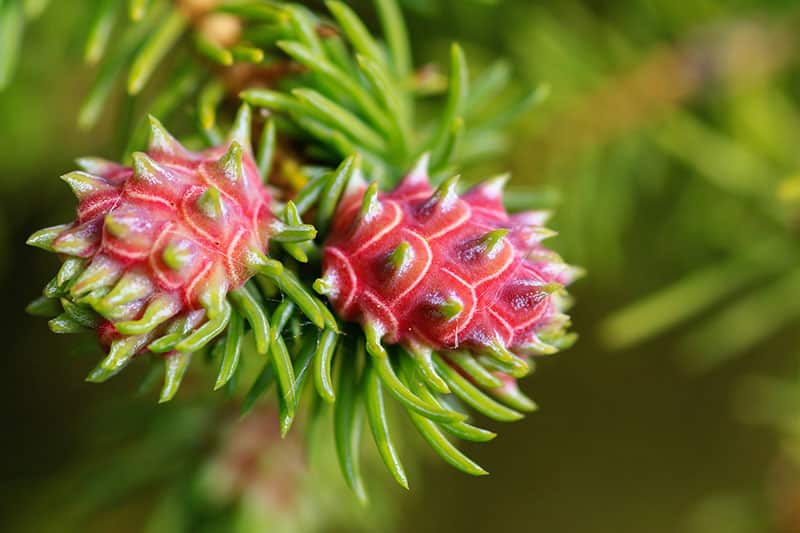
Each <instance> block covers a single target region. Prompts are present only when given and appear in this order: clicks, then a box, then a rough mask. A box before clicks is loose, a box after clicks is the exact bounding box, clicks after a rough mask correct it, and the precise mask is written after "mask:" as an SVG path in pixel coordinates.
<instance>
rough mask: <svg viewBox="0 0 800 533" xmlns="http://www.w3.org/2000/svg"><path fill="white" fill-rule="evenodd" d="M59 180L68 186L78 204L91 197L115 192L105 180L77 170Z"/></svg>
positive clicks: (114, 188)
mask: <svg viewBox="0 0 800 533" xmlns="http://www.w3.org/2000/svg"><path fill="white" fill-rule="evenodd" d="M61 179H62V180H63V181H64V182H65V183H66V184H67V185H69V188H70V189H72V192H73V194H75V197H76V198H77V199H78V201H79V202H80V201H82V200H85V199H86V198H88V197H89V196H92V195H96V194H100V193H103V192H111V191H114V190H116V187H114V186H113V185H112V184H111V183H109V182H108V181H107V180H106V179H105V178H103V177H101V176H95V175H94V174H89V173H88V172H81V171H79V170H76V171H74V172H69V173H67V174H64V175H63V176H61Z"/></svg>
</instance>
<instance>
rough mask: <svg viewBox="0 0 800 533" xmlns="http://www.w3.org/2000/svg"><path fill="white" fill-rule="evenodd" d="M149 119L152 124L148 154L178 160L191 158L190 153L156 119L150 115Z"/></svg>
mask: <svg viewBox="0 0 800 533" xmlns="http://www.w3.org/2000/svg"><path fill="white" fill-rule="evenodd" d="M147 119H148V120H149V122H150V142H149V144H148V147H147V152H148V153H150V154H158V155H160V156H163V157H166V158H169V159H178V160H180V159H187V158H190V157H191V154H190V153H189V151H188V150H186V149H185V148H184V147H183V145H181V143H180V142H178V140H177V139H176V138H175V137H173V136H172V134H171V133H170V132H169V131H167V129H166V128H165V127H164V125H163V124H161V122H160V121H159V120H158V119H157V118H156V117H154V116H153V115H148V116H147Z"/></svg>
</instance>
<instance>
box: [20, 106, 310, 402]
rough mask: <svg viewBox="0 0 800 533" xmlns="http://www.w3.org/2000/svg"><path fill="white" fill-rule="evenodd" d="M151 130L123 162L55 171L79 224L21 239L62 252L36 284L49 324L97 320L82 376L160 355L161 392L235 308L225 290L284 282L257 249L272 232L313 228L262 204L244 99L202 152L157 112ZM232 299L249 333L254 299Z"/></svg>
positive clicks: (297, 236) (288, 237)
mask: <svg viewBox="0 0 800 533" xmlns="http://www.w3.org/2000/svg"><path fill="white" fill-rule="evenodd" d="M151 126H152V129H151V140H150V145H149V148H148V150H147V152H146V153H142V152H140V153H135V154H134V155H133V166H132V167H126V166H122V165H119V164H116V163H112V162H108V161H101V160H97V159H84V160H81V165H82V166H83V168H84V170H83V171H76V172H70V173H69V174H66V175H64V176H62V179H63V180H64V181H66V182H67V183H68V184H69V186H70V187H71V188H72V190H73V192H74V193H75V195H76V196H77V198H78V202H79V203H78V209H77V214H78V216H77V220H76V221H75V222H73V223H71V224H66V225H62V226H56V227H53V228H47V229H44V230H41V231H39V232H37V233H35V234H34V235H33V236H32V237H31V238H30V239H29V241H28V242H29V244H32V245H35V246H39V247H42V248H45V249H47V250H50V251H53V252H55V253H58V254H60V255H61V256H62V257H65V258H66V261H65V263H64V267H62V271H61V272H60V273H59V276H58V277H57V278H56V280H55V281H54V282H53V283H51V285H49V286H48V288H46V289H45V297H60V298H61V299H62V305H63V307H64V311H65V312H64V314H62V315H60V316H59V317H57V318H55V319H53V320H52V321H51V323H50V324H51V328H52V329H54V330H56V331H65V330H73V329H78V328H79V327H81V326H83V327H96V328H97V330H98V333H99V336H100V340H101V342H102V343H103V344H106V345H107V346H108V347H109V355H108V357H107V358H106V359H104V360H103V361H102V362H101V363H100V365H99V366H98V367H97V368H96V369H95V370H94V371H93V372H92V373H91V374H90V375H89V378H88V379H89V380H90V381H104V380H105V379H107V378H109V377H111V376H112V375H114V374H115V373H117V372H118V371H119V370H121V369H122V368H123V367H124V366H125V365H126V364H127V363H128V362H129V361H130V359H131V358H132V357H133V356H134V355H136V354H138V353H140V352H142V351H145V350H150V351H151V352H154V353H163V354H165V355H166V356H169V357H170V358H171V361H170V364H168V368H167V374H168V376H167V377H168V383H167V385H169V386H168V387H166V388H165V391H164V394H163V395H162V400H163V399H169V398H170V397H171V395H172V394H174V392H175V389H176V388H177V387H176V386H177V382H179V380H180V376H181V375H182V374H183V371H184V370H185V366H186V363H187V362H188V358H189V356H190V355H191V353H192V352H195V351H197V350H199V349H201V348H202V347H203V346H205V345H206V344H207V343H208V342H209V341H210V340H212V339H214V338H215V337H216V336H217V335H219V334H220V333H221V332H222V331H223V330H224V329H225V327H226V326H227V324H228V321H229V320H230V319H231V315H232V313H234V311H233V309H232V306H231V304H230V303H229V302H228V299H227V298H226V296H227V294H228V293H230V292H233V294H234V297H232V301H233V302H234V303H236V304H238V303H239V302H240V301H241V300H242V299H247V298H251V297H252V295H246V294H242V287H243V285H244V283H245V282H246V281H247V280H248V279H249V278H250V277H252V276H253V275H254V274H255V273H256V272H262V273H264V274H267V275H269V276H272V277H274V278H276V279H277V280H280V279H281V276H282V275H283V273H282V265H281V263H279V262H278V261H275V260H273V259H270V258H268V257H266V255H265V252H266V250H267V245H268V242H269V240H270V239H272V238H276V239H278V240H285V241H300V240H308V239H312V238H313V237H314V236H315V234H316V231H315V230H314V228H313V227H312V226H307V225H302V224H299V225H294V226H289V225H287V224H284V223H282V222H281V221H279V220H278V219H276V217H275V216H274V215H273V213H272V211H271V210H270V202H271V199H270V195H269V193H268V191H267V189H266V187H265V186H264V185H263V184H262V183H261V179H260V177H259V172H258V169H257V166H256V162H255V160H254V158H253V155H252V153H251V147H250V135H249V130H250V111H249V108H248V107H247V106H243V107H242V108H241V110H240V112H239V115H238V116H237V119H236V123H235V125H234V128H233V130H232V132H231V135H230V137H229V140H228V141H227V142H225V143H224V144H222V145H220V146H217V147H213V148H210V149H207V150H204V151H201V152H192V151H190V150H187V149H186V148H184V147H183V146H182V145H181V144H180V143H179V142H178V141H177V140H175V139H174V138H173V137H172V136H171V135H170V134H169V133H168V132H167V131H166V130H165V129H164V128H163V126H161V124H160V123H159V122H158V121H157V120H156V119H155V118H152V119H151ZM65 269H66V271H65ZM237 291H238V292H237ZM245 292H246V291H245ZM240 307H242V308H243V310H242V314H244V315H245V316H247V317H248V319H249V320H250V322H251V324H253V325H254V329H255V327H257V325H258V322H259V320H258V317H253V316H251V315H252V310H251V309H249V307H252V306H248V305H246V303H245V305H241V306H240ZM261 336H262V337H266V335H261ZM263 350H264V351H266V349H265V348H263ZM170 377H171V383H170Z"/></svg>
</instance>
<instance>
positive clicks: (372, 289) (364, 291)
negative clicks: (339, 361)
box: [318, 168, 574, 366]
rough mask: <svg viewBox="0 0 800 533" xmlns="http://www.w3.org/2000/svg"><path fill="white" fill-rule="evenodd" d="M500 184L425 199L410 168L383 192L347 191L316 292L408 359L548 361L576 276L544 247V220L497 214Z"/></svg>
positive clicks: (426, 187)
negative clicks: (477, 356)
mask: <svg viewBox="0 0 800 533" xmlns="http://www.w3.org/2000/svg"><path fill="white" fill-rule="evenodd" d="M504 181H505V178H504V177H499V178H495V179H493V180H489V181H487V182H485V183H482V184H480V185H478V186H477V187H475V188H473V189H472V190H470V191H469V192H467V193H466V194H465V195H464V196H463V197H459V196H458V194H457V192H456V182H457V179H455V178H451V179H449V180H446V181H445V182H444V183H443V184H442V185H441V186H440V187H439V188H438V189H436V190H435V191H434V190H433V189H432V188H431V186H430V184H429V181H428V177H427V175H426V173H425V171H424V170H423V169H422V168H419V169H416V170H415V171H414V172H411V173H410V174H409V175H408V176H407V177H406V178H405V179H404V180H403V181H402V182H401V184H400V185H399V186H398V187H397V188H396V189H395V190H394V191H392V192H390V193H378V192H377V191H376V189H375V188H374V187H373V186H371V187H365V186H363V185H362V186H356V187H355V190H352V191H350V192H349V193H348V195H347V196H346V198H345V199H344V200H343V201H342V203H341V205H340V207H339V210H338V213H337V215H336V217H335V219H334V220H335V222H334V226H333V228H332V231H331V234H330V238H329V239H328V240H327V242H326V245H325V251H324V253H325V255H324V264H323V278H322V280H321V282H320V283H319V284H318V287H319V288H320V290H322V291H323V292H325V293H326V294H327V295H328V297H329V298H330V300H331V302H332V303H333V305H334V308H335V309H336V311H337V313H338V314H339V315H340V316H342V317H343V318H345V319H347V320H355V321H358V322H360V323H361V324H362V325H363V326H364V328H365V329H367V330H370V331H374V332H375V335H376V336H377V338H378V339H379V340H380V339H383V340H385V341H386V342H388V343H392V344H394V343H400V344H401V345H403V346H404V347H405V348H406V349H407V350H409V351H412V352H413V351H418V350H419V347H429V348H432V349H434V350H458V349H467V350H470V351H473V352H477V353H483V354H486V355H487V356H490V357H496V358H498V359H499V360H501V362H505V363H509V362H512V361H513V362H514V363H515V364H518V365H521V366H524V365H525V363H524V360H522V359H521V358H523V357H527V356H532V355H539V354H549V353H554V352H555V351H557V350H558V348H559V347H560V345H561V344H563V342H564V339H565V334H564V327H565V326H566V325H567V322H568V320H567V317H566V316H565V315H563V314H561V313H560V312H559V296H558V293H560V292H561V291H562V289H563V287H564V285H566V284H568V283H569V282H570V281H571V280H572V277H573V273H574V270H573V269H572V268H570V267H568V266H567V265H565V264H564V263H563V262H562V261H560V260H559V259H558V257H557V256H556V255H555V254H554V253H553V252H551V251H549V250H547V249H546V248H544V247H543V246H542V245H541V240H542V239H544V238H545V237H547V236H550V235H552V234H553V233H552V232H550V231H549V230H546V229H545V228H543V227H542V222H543V221H544V219H545V217H546V214H545V213H541V212H525V213H520V214H516V215H511V216H509V215H508V214H507V213H506V211H505V209H504V208H503V204H502V185H503V183H504ZM512 352H513V353H512Z"/></svg>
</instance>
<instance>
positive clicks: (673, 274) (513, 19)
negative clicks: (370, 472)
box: [0, 0, 800, 533]
mask: <svg viewBox="0 0 800 533" xmlns="http://www.w3.org/2000/svg"><path fill="white" fill-rule="evenodd" d="M0 3H1V2H0ZM77 4H84V3H75V5H73V2H54V3H53V6H52V8H51V9H49V10H48V12H47V13H46V14H45V15H44V16H43V18H41V19H40V20H39V21H37V22H36V23H35V24H34V25H32V26H31V27H30V28H28V30H27V33H26V36H25V44H24V45H25V54H24V56H23V60H22V61H21V64H20V65H19V69H18V72H17V75H16V79H15V82H14V83H13V84H12V85H11V86H10V87H9V88H8V89H7V90H6V91H5V92H3V93H0V117H2V120H0V198H1V200H0V254H2V257H3V258H4V260H3V261H2V262H0V290H1V292H0V294H3V295H4V298H5V302H4V306H3V317H2V322H0V323H1V324H2V328H3V329H4V334H3V338H4V339H5V343H4V353H3V357H2V376H3V386H2V388H0V395H2V400H0V405H1V406H2V407H0V410H2V413H3V416H2V427H3V433H2V435H3V438H2V441H1V442H0V524H11V526H10V527H11V529H8V531H17V530H19V531H27V530H31V531H42V530H44V529H42V527H43V526H41V524H42V523H48V522H49V526H48V527H49V528H50V529H51V530H53V531H73V530H75V531H84V530H86V529H85V528H90V529H91V530H92V531H139V530H141V529H142V527H144V525H143V524H144V522H145V520H144V519H143V518H141V517H143V516H148V513H150V512H151V511H150V509H152V508H159V505H158V504H159V503H162V502H163V501H165V500H168V499H169V498H171V497H179V496H174V495H175V494H177V492H175V490H176V489H174V487H173V488H172V489H169V490H166V491H165V490H164V487H165V486H171V485H170V484H169V483H164V480H167V481H168V480H170V479H174V478H176V477H178V476H180V475H181V474H182V473H185V472H186V471H188V470H190V469H191V468H192V467H191V466H190V465H191V464H193V463H192V458H193V457H196V456H207V455H208V454H209V453H211V452H209V450H214V449H216V448H215V446H216V445H215V444H214V443H215V442H216V440H217V439H218V436H216V435H215V433H217V432H218V430H219V428H220V427H223V425H224V424H223V422H222V420H225V419H226V416H227V414H226V413H224V412H223V413H215V414H213V415H208V414H207V413H204V412H203V409H202V408H201V407H202V405H203V404H202V402H207V401H208V399H201V400H196V401H194V400H193V401H189V400H183V403H182V398H181V395H179V397H178V400H177V401H176V402H175V404H176V405H171V406H170V407H166V408H165V407H156V406H155V403H154V402H153V401H152V398H144V399H142V398H137V397H135V396H134V394H133V392H132V391H134V390H135V387H136V385H135V382H136V378H137V376H136V375H135V373H132V374H133V375H127V373H126V375H125V376H121V377H119V378H117V379H115V380H113V382H111V383H109V384H106V385H103V386H97V385H91V384H88V383H84V381H83V376H84V375H85V374H86V372H87V371H88V370H89V369H90V367H91V366H92V364H93V361H94V360H93V359H91V358H85V357H80V356H78V355H76V354H75V352H76V351H77V350H76V349H75V346H76V343H75V342H74V340H73V339H71V338H64V337H58V336H56V335H52V334H50V333H49V332H48V331H47V327H46V324H45V323H44V321H43V320H39V319H34V318H31V317H28V316H26V315H24V314H23V311H22V310H23V308H24V306H25V305H26V304H27V302H28V301H30V300H31V299H33V298H34V297H36V296H37V295H38V294H39V291H40V290H41V286H42V285H43V283H44V282H45V281H46V280H47V279H49V276H50V275H52V272H53V271H54V268H55V261H56V260H55V258H53V257H51V256H50V255H48V254H44V253H40V252H38V251H36V250H35V249H31V248H28V247H26V246H24V242H25V239H26V237H27V236H28V235H29V234H30V233H31V232H32V231H34V230H35V229H37V228H40V227H43V226H46V225H52V224H55V223H59V222H62V221H64V220H68V219H69V218H70V217H71V214H72V210H73V200H72V198H71V196H70V193H69V191H68V190H67V187H65V186H63V184H62V183H61V182H60V181H59V180H58V179H57V176H59V175H60V174H63V173H64V172H66V171H68V170H71V169H72V168H73V163H72V161H71V160H72V159H73V158H74V157H76V156H80V155H86V154H95V155H100V156H105V157H111V158H113V157H116V156H118V154H117V153H116V152H115V150H116V149H117V147H118V146H119V139H116V138H115V128H114V124H115V121H116V120H119V113H116V114H115V113H113V112H112V113H111V114H110V115H109V116H107V117H104V119H103V120H102V122H101V126H100V128H99V129H97V130H96V131H93V132H91V133H83V132H80V131H78V129H77V127H76V126H75V120H76V114H77V109H78V108H79V106H80V103H81V101H82V98H83V95H84V94H85V91H86V88H87V86H88V85H89V83H90V82H91V80H92V78H93V75H94V73H93V72H92V70H91V69H89V68H87V67H84V66H81V62H80V56H81V53H82V50H81V47H82V40H83V35H82V28H81V24H82V23H83V21H85V20H86V15H85V13H84V12H83V10H85V9H87V6H86V5H80V6H78V5H77ZM86 4H87V5H88V4H92V3H91V2H88V3H86ZM357 5H358V6H359V7H361V6H362V5H363V3H357ZM405 6H406V8H407V14H408V16H409V20H408V23H409V27H410V29H411V33H412V36H413V38H414V45H415V53H416V57H417V61H418V62H426V61H435V60H440V59H442V58H444V57H445V51H446V48H447V45H448V43H449V42H450V41H452V40H458V41H460V42H461V43H462V44H463V45H464V46H465V49H466V52H467V56H468V58H469V59H470V64H471V67H473V69H474V70H473V71H474V72H477V71H478V70H480V69H481V67H482V66H485V65H488V64H489V63H491V62H492V61H494V60H495V59H497V58H498V57H502V58H505V59H506V60H507V62H508V65H510V66H511V67H512V76H514V77H515V79H517V80H518V82H519V83H520V84H521V85H522V84H533V83H541V82H546V83H548V84H549V86H550V89H551V91H550V92H551V97H550V98H549V99H548V100H547V101H546V102H545V103H544V104H543V105H541V106H539V107H537V108H536V109H535V110H533V111H531V112H529V113H527V114H525V115H524V116H520V117H517V120H516V122H515V125H514V131H513V135H512V136H511V137H510V138H511V142H510V143H509V145H508V146H507V152H506V153H507V155H506V156H505V157H504V158H502V159H500V160H498V161H496V162H494V163H492V164H491V165H489V166H490V167H492V168H491V169H509V170H511V171H512V172H513V175H514V178H513V182H512V183H513V185H514V186H517V187H525V188H529V189H531V190H532V191H533V193H534V194H533V195H532V197H533V198H535V199H536V201H537V202H539V203H541V204H543V205H546V206H552V207H554V208H555V209H556V210H557V215H556V217H555V220H554V223H553V224H552V227H554V228H555V229H557V230H558V231H559V232H560V235H559V236H558V237H557V238H555V239H553V240H552V241H551V242H550V243H551V245H552V246H553V247H555V248H556V249H557V250H558V251H559V252H560V253H561V254H562V255H563V256H564V257H566V258H567V259H568V260H569V261H570V262H571V263H573V264H578V265H581V266H583V267H585V268H586V269H587V271H588V276H587V277H586V278H584V279H582V280H581V281H579V282H578V283H576V284H575V285H574V287H573V288H572V293H573V294H574V296H575V299H576V302H577V305H576V306H575V308H574V310H573V311H572V313H573V316H574V324H575V326H574V329H575V330H576V331H578V332H579V333H580V335H581V339H580V341H579V342H578V344H577V345H576V347H575V348H573V349H571V350H569V351H568V352H566V353H564V354H561V355H558V356H556V357H553V358H550V359H548V360H546V361H543V363H542V364H541V365H540V367H539V369H538V370H537V373H536V375H535V376H533V377H532V378H531V379H528V380H527V381H526V382H525V384H524V387H525V389H526V391H527V392H528V393H529V394H530V395H531V396H532V397H533V398H534V399H535V400H536V401H537V403H538V404H539V405H540V411H539V412H538V413H536V414H534V415H532V416H530V417H528V418H527V419H526V420H525V421H523V422H518V423H516V424H514V425H507V426H505V427H502V428H498V429H500V436H499V437H498V438H497V439H496V440H495V441H494V442H493V443H491V444H490V445H483V446H478V445H466V446H465V450H466V451H467V453H469V454H470V455H471V456H472V457H474V458H475V459H476V460H477V461H478V462H479V463H480V464H482V465H483V466H485V467H486V468H487V469H488V470H490V471H491V473H492V475H491V476H490V477H487V478H481V479H473V478H468V477H466V476H464V475H462V474H460V473H458V472H456V471H455V470H452V469H450V468H448V467H447V466H446V465H445V464H444V463H442V462H440V461H438V460H437V459H436V458H427V459H426V460H424V461H423V462H422V463H421V464H420V465H418V467H417V472H415V475H414V476H413V479H412V491H411V492H410V493H408V494H404V493H402V489H397V488H395V487H393V486H392V487H389V486H388V485H387V484H385V483H383V482H382V481H377V482H376V484H377V485H381V486H382V485H386V488H385V489H384V490H383V492H382V494H383V497H379V498H378V499H379V502H378V503H376V504H375V505H374V506H373V507H372V508H370V509H367V510H366V511H357V510H347V511H343V510H342V509H340V508H337V507H340V506H339V504H337V497H338V498H339V500H338V501H341V500H342V499H344V500H345V501H347V498H348V497H347V495H346V494H345V491H346V487H345V484H344V482H343V481H341V479H339V477H338V476H337V475H334V474H335V472H334V473H333V474H331V473H330V472H327V471H326V470H325V469H322V468H320V469H319V470H312V471H311V472H307V473H303V474H301V475H300V477H301V478H303V479H302V483H304V484H309V485H311V486H317V488H319V487H322V488H324V489H325V490H323V491H322V492H325V493H326V494H323V495H317V496H315V498H317V499H313V500H309V501H311V502H322V501H324V502H327V503H326V507H325V509H330V511H325V512H323V511H322V509H323V506H322V504H320V506H319V507H314V506H313V505H312V506H311V509H310V510H307V512H308V513H309V514H311V515H317V518H318V522H321V524H315V525H314V527H317V526H321V527H322V530H329V529H335V530H341V531H349V530H352V528H354V527H355V525H354V524H355V523H356V522H354V521H357V522H358V524H359V525H360V526H361V527H366V528H367V529H370V530H375V531H383V530H390V529H391V527H393V528H394V529H396V530H398V531H415V532H424V531H431V532H433V531H526V532H528V531H531V532H542V533H552V532H566V533H570V532H576V533H610V532H614V533H642V532H647V533H660V532H664V533H667V532H669V533H673V532H684V531H685V532H689V533H717V532H719V533H755V532H779V533H794V532H800V511H798V509H800V475H798V473H797V471H796V468H797V467H796V466H795V465H796V464H797V463H798V460H800V454H798V449H800V447H799V446H798V443H800V439H798V428H800V425H799V424H798V421H800V417H798V416H797V414H796V413H800V410H798V409H797V407H798V405H800V403H798V401H800V386H799V385H800V384H799V383H798V382H797V379H798V377H799V376H800V372H799V371H800V366H799V365H798V361H799V360H800V350H798V340H800V336H799V335H798V331H800V328H799V327H798V326H799V325H800V262H798V258H800V246H798V230H800V68H799V67H800V62H799V61H798V60H800V32H798V27H800V25H798V23H800V5H798V3H797V2H796V1H792V0H784V1H774V2H765V1H756V0H752V1H746V0H738V1H737V0H734V1H723V0H697V1H695V2H691V3H690V2H675V1H673V0H629V1H617V0H596V1H577V0H567V1H558V2H555V1H554V2H538V1H524V0H502V1H497V2H477V1H475V2H465V1H459V0H449V1H439V2H427V1H422V0H413V1H412V0H409V1H407V2H405ZM360 12H363V13H365V15H366V16H367V20H370V19H369V14H370V13H371V12H370V11H369V8H368V7H364V9H363V10H360ZM485 170H487V171H488V170H490V169H485ZM267 416H268V415H267ZM228 418H230V417H228ZM159 424H161V426H159ZM164 427H166V428H168V431H166V432H163V429H164ZM489 427H492V426H491V425H490V426H489ZM159 428H160V429H159ZM156 431H162V433H158V435H160V436H159V437H158V438H150V440H148V438H149V437H148V435H150V433H151V432H156ZM153 434H156V433H153ZM265 438H266V437H265ZM270 438H271V437H270ZM298 439H299V437H298ZM142 440H144V441H145V442H144V444H141V443H140V441H142ZM409 440H411V439H409ZM137 443H138V444H137ZM120 464H122V465H123V466H126V465H127V466H126V468H120ZM164 465H167V467H165V466H164ZM148 469H149V470H154V471H156V472H155V474H154V475H152V476H149V477H148V475H146V474H144V473H143V472H144V471H147V470H148ZM380 476H383V473H382V472H377V475H376V477H377V478H379V479H380ZM384 477H385V476H384ZM289 478H292V476H291V474H290V473H286V472H278V473H277V474H276V478H275V482H276V483H289V481H287V479H289ZM292 479H293V478H292ZM123 481H124V483H123ZM295 481H296V480H295ZM384 481H385V480H384ZM414 481H416V482H414ZM294 484H295V485H297V484H298V483H297V482H295V483H294ZM279 487H280V485H279ZM117 490H118V491H119V492H116V491H117ZM290 490H292V488H290V487H288V486H287V487H286V488H279V489H278V492H283V491H290ZM310 490H311V489H310ZM170 491H172V492H170ZM344 507H348V506H347V505H344ZM289 509H294V507H291V506H288V507H286V508H285V510H284V511H285V512H283V515H282V519H286V518H287V516H288V515H289V514H290V513H292V512H295V511H290V510H289ZM164 512H166V511H164ZM276 512H277V513H278V514H279V515H280V514H281V512H280V508H279V511H276ZM326 513H330V516H331V517H333V516H334V515H340V516H338V518H337V519H335V520H334V518H330V520H328V519H327V517H328V516H329V515H328V514H326ZM87 516H88V517H89V518H88V519H86V517H87ZM45 517H46V518H48V519H45V520H42V518H45ZM356 517H358V518H356ZM62 520H63V521H62ZM312 522H313V520H312V521H311V522H303V523H298V524H296V527H295V528H294V529H295V530H297V531H307V530H311V528H312V525H311V523H312ZM166 523H169V522H168V521H167V522H166ZM31 524H36V525H31ZM77 524H80V525H77ZM390 526H391V527H390ZM218 527H219V528H218V529H213V530H214V531H226V530H227V529H226V527H227V526H224V525H218ZM72 528H78V529H72ZM0 529H3V530H6V529H5V527H2V526H0ZM276 530H277V529H276ZM287 530H292V528H291V527H290V528H289V529H287Z"/></svg>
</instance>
